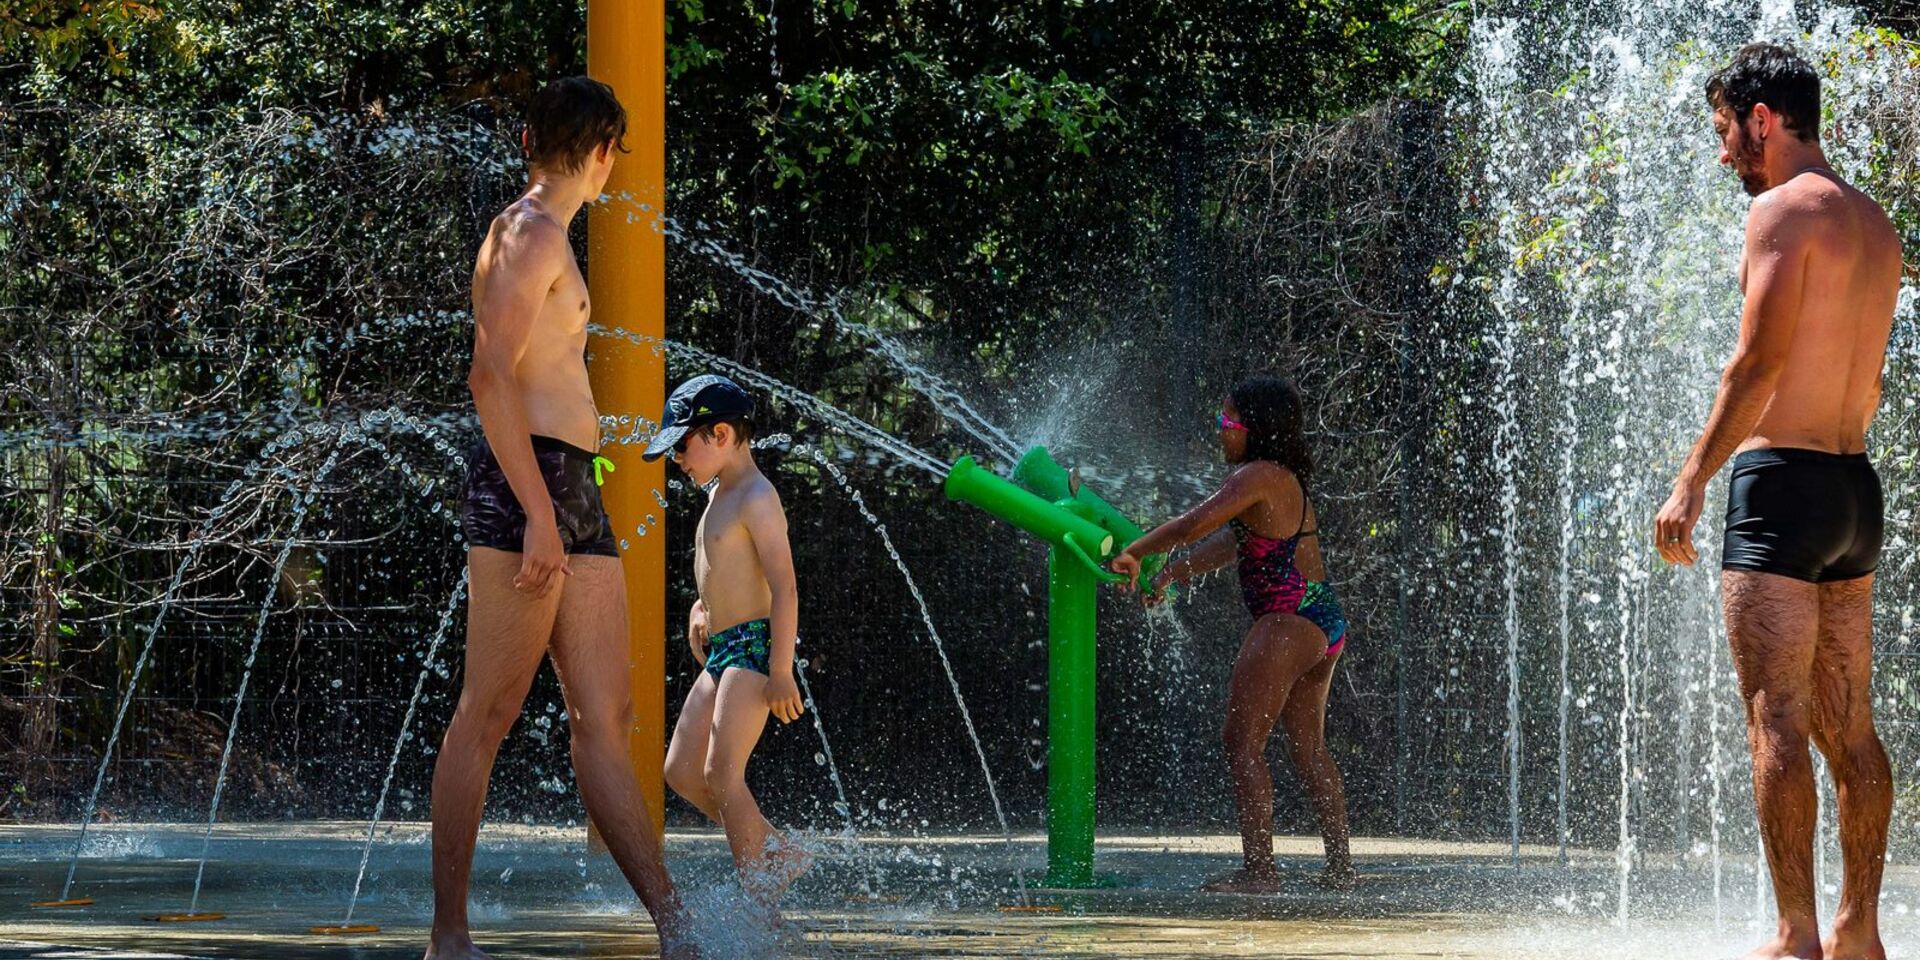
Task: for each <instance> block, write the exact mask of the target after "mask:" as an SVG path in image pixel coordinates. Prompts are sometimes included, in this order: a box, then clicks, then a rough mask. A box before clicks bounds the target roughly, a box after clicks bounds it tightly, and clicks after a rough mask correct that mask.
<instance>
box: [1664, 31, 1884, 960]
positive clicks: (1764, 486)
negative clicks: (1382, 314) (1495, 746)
mask: <svg viewBox="0 0 1920 960" xmlns="http://www.w3.org/2000/svg"><path fill="white" fill-rule="evenodd" d="M1707 101H1708V103H1709V104H1710V105H1711V106H1712V107H1713V126H1714V130H1715V131H1716V132H1717V133H1718V134H1719V135H1720V143H1721V152H1720V162H1721V163H1723V164H1726V165H1728V166H1731V167H1732V168H1733V170H1734V172H1735V173H1736V174H1738V175H1739V177H1740V182H1741V183H1742V184H1743V185H1744V186H1745V187H1746V190H1747V193H1749V194H1751V195H1753V196H1754V197H1756V198H1757V199H1756V200H1755V201H1754V204H1753V208H1752V211H1751V212H1750V213H1749V214H1748V216H1747V237H1746V250H1745V253H1744V254H1743V255H1742V258H1741V263H1740V283H1741V289H1742V291H1743V292H1744V294H1745V297H1746V305H1745V308H1744V309H1743V310H1742V313H1741V319H1740V340H1739V346H1738V347H1737V348H1736V349H1735V350H1734V354H1733V359H1732V360H1731V361H1729V362H1728V364H1727V367H1726V371H1725V373H1724V374H1723V375H1722V376H1721V379H1720V392H1719V396H1718V397H1717V398H1716V399H1715V401H1714V405H1713V413H1712V415H1711V416H1710V417H1709V418H1708V420H1707V427H1706V431H1705V433H1704V434H1702V435H1701V437H1700V439H1699V442H1698V443H1696V444H1695V445H1694V447H1693V452H1692V454H1691V455H1690V456H1689V457H1688V458H1687V461H1686V465H1685V466H1684V467H1683V468H1682V469H1681V471H1680V477H1679V479H1678V480H1676V481H1675V482H1674V486H1673V495H1672V496H1671V497H1670V498H1668V500H1667V502H1666V505H1665V506H1663V507H1661V508H1660V513H1659V516H1658V517H1657V518H1656V520H1655V522H1654V527H1655V533H1654V536H1655V544H1656V546H1657V547H1658V549H1659V551H1660V555H1661V556H1662V557H1664V558H1666V559H1667V560H1668V561H1669V562H1672V563H1680V564H1691V563H1693V562H1694V561H1695V560H1696V559H1697V553H1696V551H1695V550H1694V546H1693V527H1694V523H1695V522H1696V521H1697V520H1698V519H1699V517H1700V511H1701V507H1702V505H1703V504H1702V500H1703V497H1704V491H1705V489H1706V485H1707V480H1708V478H1710V477H1711V476H1713V474H1714V472H1715V471H1717V470H1719V469H1720V466H1721V464H1723V463H1724V462H1726V460H1727V458H1728V457H1729V456H1731V455H1733V454H1735V453H1738V454H1739V456H1737V457H1735V458H1734V461H1733V474H1732V477H1731V480H1730V482H1729V485H1728V497H1727V501H1728V502H1727V528H1726V539H1725V543H1724V547H1723V548H1722V553H1721V569H1722V571H1723V573H1722V575H1721V580H1720V583H1721V600H1722V602H1723V603H1724V605H1725V609H1726V619H1727V634H1728V639H1729V641H1730V642H1731V645H1732V647H1733V661H1734V666H1735V668H1736V669H1737V671H1738V672H1739V676H1740V693H1741V696H1742V698H1744V699H1745V701H1746V705H1747V737H1748V742H1749V745H1750V746H1751V747H1752V750H1753V792H1754V799H1755V801H1756V805H1757V806H1758V807H1759V813H1760V832H1761V837H1762V839H1763V841H1764V843H1765V846H1766V851H1767V864H1768V866H1769V868H1770V869H1771V870H1772V873H1773V889H1774V900H1775V906H1776V907H1777V909H1778V910H1779V914H1780V924H1779V933H1778V935H1777V936H1775V937H1774V939H1773V940H1772V941H1770V942H1768V943H1767V944H1766V945H1765V946H1762V947H1760V948H1759V949H1757V950H1755V951H1754V952H1753V953H1751V954H1749V958H1750V960H1775V958H1781V957H1801V958H1824V960H1861V958H1865V960H1884V958H1885V956H1886V950H1885V948H1884V947H1883V946H1882V945H1881V943H1880V929H1879V919H1878V906H1879V899H1880V874H1881V869H1882V867H1883V866H1884V863H1885V856H1886V847H1887V820H1888V818H1889V816H1890V815H1891V812H1892V808H1893V777H1892V772H1891V770H1890V769H1889V768H1888V765H1887V755H1886V751H1885V750H1883V749H1882V748H1881V746H1880V738H1879V736H1878V735H1877V734H1875V732H1874V727H1873V710H1872V698H1871V691H1870V689H1869V687H1870V681H1871V674H1872V668H1873V571H1874V567H1875V564H1876V563H1877V562H1878V560H1879V556H1880V539H1881V530H1880V524H1881V495H1880V479H1879V477H1878V476H1877V475H1876V474H1875V473H1874V469H1873V465H1872V464H1871V463H1869V462H1868V461H1867V455H1866V448H1867V443H1866V433H1867V425H1868V424H1869V423H1870V422H1871V421H1872V420H1873V414H1874V411H1875V409H1876V408H1877V407H1878V406H1879V403H1880V372H1881V367H1882V366H1883V364H1884V363H1885V360H1886V350H1887V339H1888V336H1889V334H1890V332H1891V330H1892V327H1893V312H1894V306H1895V301H1896V299H1897V297H1898V295H1899V288H1900V273H1901V269H1902V264H1901V253H1900V242H1899V237H1898V235H1897V234H1896V233H1895V232H1894V229H1893V226H1892V224H1891V223H1890V222H1889V220H1888V219H1887V215H1886V214H1885V212H1883V211H1882V210H1881V209H1880V207H1879V205H1877V204H1875V203H1874V202H1873V201H1872V200H1870V199H1868V198H1867V197H1866V196H1865V195H1864V194H1862V193H1860V191H1858V190H1855V189H1854V188H1853V187H1852V186H1850V185H1848V184H1847V183H1846V181H1844V180H1842V179H1840V177H1839V175H1838V174H1836V173H1834V172H1833V169H1832V168H1831V167H1829V166H1828V165H1827V161H1826V157H1825V155H1824V154H1823V153H1822V152H1821V149H1820V141H1819V122H1820V81H1819V77H1818V75H1817V74H1815V73H1814V70H1813V68H1812V67H1811V66H1809V65H1808V64H1807V63H1806V61H1804V60H1801V59H1800V58H1799V57H1798V56H1796V55H1794V54H1793V53H1792V52H1791V51H1789V50H1787V49H1785V48H1782V47H1778V46H1773V45H1771V44H1753V45H1750V46H1747V47H1744V48H1742V49H1741V50H1740V52H1739V53H1737V54H1735V56H1734V58H1733V62H1732V63H1730V64H1728V65H1727V66H1726V67H1724V68H1723V69H1721V70H1720V71H1719V72H1718V73H1716V74H1714V76H1713V78H1712V79H1711V80H1710V81H1709V82H1708V84H1707ZM1809 737H1811V738H1812V740H1813V743H1814V744H1815V745H1816V746H1818V747H1819V748H1820V752H1821V753H1822V754H1824V755H1825V756H1826V758H1827V766H1828V769H1830V770H1831V771H1832V772H1833V780H1834V784H1835V786H1836V787H1837V788H1838V792H1839V808H1840V847H1841V853H1842V855H1843V857H1844V858H1845V863H1846V878H1845V882H1844V885H1843V886H1842V888H1841V891H1840V908H1839V912H1838V913H1837V914H1836V915H1835V916H1834V921H1833V931H1832V933H1831V935H1830V936H1828V937H1827V939H1826V940H1825V942H1824V943H1823V942H1822V941H1821V938H1820V928H1819V918H1818V917H1817V916H1815V913H1814V910H1815V907H1814V893H1813V869H1812V865H1813V832H1814V826H1815V818H1814V811H1815V795H1814V785H1813V766H1812V760H1811V758H1810V757H1809V755H1808V753H1807V740H1808V738H1809Z"/></svg>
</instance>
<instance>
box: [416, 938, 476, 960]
mask: <svg viewBox="0 0 1920 960" xmlns="http://www.w3.org/2000/svg"><path fill="white" fill-rule="evenodd" d="M425 960H492V957H490V956H489V955H488V954H487V953H485V952H483V951H482V950H481V949H480V948H479V947H476V946H474V945H473V938H472V937H471V936H468V935H467V934H464V933H462V934H458V935H452V936H445V937H434V938H433V939H431V940H429V941H427V955H426V958H425Z"/></svg>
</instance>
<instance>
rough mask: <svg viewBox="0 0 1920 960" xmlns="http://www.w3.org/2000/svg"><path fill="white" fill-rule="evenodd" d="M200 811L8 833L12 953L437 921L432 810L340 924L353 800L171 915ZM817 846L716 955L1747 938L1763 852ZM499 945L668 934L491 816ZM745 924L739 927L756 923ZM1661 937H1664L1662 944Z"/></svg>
mask: <svg viewBox="0 0 1920 960" xmlns="http://www.w3.org/2000/svg"><path fill="white" fill-rule="evenodd" d="M202 829H204V827H203V826H197V825H193V824H107V825H103V826H101V827H100V828H98V829H97V833H96V836H97V839H90V840H89V849H88V850H87V851H86V856H85V857H84V858H83V859H82V861H81V864H80V874H79V881H78V883H77V885H76V890H77V891H78V892H80V893H84V894H86V895H89V896H92V897H94V898H95V900H96V902H95V903H94V904H93V905H92V906H88V907H82V908H74V909H69V910H34V909H32V908H30V907H29V906H28V904H29V903H30V902H31V901H33V900H36V899H42V898H43V897H44V894H43V891H45V890H46V889H47V888H48V887H50V886H51V887H54V888H57V887H58V885H59V883H60V880H61V877H62V876H63V875H64V869H65V860H66V856H65V855H66V853H67V852H68V851H69V850H70V844H71V840H72V837H71V834H72V829H71V828H70V827H25V826H12V827H7V828H4V829H3V830H0V849H4V850H5V851H6V854H7V859H8V861H9V862H10V863H12V864H15V865H17V866H16V869H11V870H8V871H6V874H5V876H4V877H0V958H12V957H21V958H29V957H30V958H48V960H51V958H54V957H62V958H67V957H101V958H106V957H112V958H132V957H193V958H200V957H206V958H243V957H244V958H252V957H261V956H274V957H284V958H290V960H302V958H341V957H351V958H357V960H389V958H391V960H399V958H403V957H404V958H407V960H413V958H417V957H418V956H419V955H420V952H421V950H422V948H423V946H424V944H425V942H426V940H425V938H426V930H427V925H428V922H429V919H430V911H431V892H430V889H429V884H428V880H427V873H426V870H427V856H428V834H427V826H426V824H424V823H401V824H396V825H394V826H393V828H392V829H391V830H383V831H382V834H381V836H380V840H379V844H378V845H377V846H376V848H375V851H374V854H373V864H372V872H371V873H370V877H369V882H368V886H367V889H366V892H364V893H363V894H362V901H361V904H360V906H359V909H358V911H357V912H356V914H355V921H356V923H365V924H370V925H377V926H378V927H379V928H380V929H379V930H378V931H377V932H374V933H368V934H361V935H350V936H338V935H336V936H322V935H318V934H314V933H310V932H309V930H310V928H312V927H313V926H316V925H327V924H335V923H338V921H339V918H340V914H341V912H342V910H343V909H344V907H345V898H346V896H347V892H348V888H349V886H350V885H351V883H352V872H353V869H354V867H355V865H356V864H357V862H358V856H359V840H360V839H362V838H363V837H364V829H365V828H364V826H363V825H358V826H357V825H355V824H351V823H340V822H301V823H275V824H265V825H259V824H256V825H246V824H238V825H226V826H222V827H220V828H219V829H218V830H217V831H216V832H215V835H214V838H213V841H212V861H211V862H210V863H209V864H208V871H207V885H206V889H205V891H204V892H203V894H202V909H206V910H218V911H221V912H223V913H225V914H226V918H225V919H224V920H220V921H214V922H207V923H197V924H173V925H162V924H155V923H151V922H147V921H145V920H143V919H142V918H143V917H145V916H152V915H156V914H159V913H164V912H175V911H178V910H180V909H182V908H183V907H184V903H185V898H186V897H187V896H188V895H189V892H190V890H191V887H192V883H193V867H194V859H195V855H196V853H197V847H198V842H199V831H200V830H202ZM813 842H814V843H816V844H818V845H819V846H820V848H821V857H820V862H819V865H818V866H817V867H816V868H815V870H814V872H813V873H812V874H810V875H808V876H807V877H805V878H803V879H802V880H801V882H800V884H799V885H798V886H797V887H795V889H794V891H793V892H792V893H791V894H790V896H789V901H788V907H787V917H788V924H789V927H790V932H789V934H788V936H787V939H786V940H785V941H784V942H781V943H778V944H773V943H763V944H760V945H758V946H752V945H749V944H745V943H741V942H738V941H726V940H724V939H722V940H720V941H719V942H710V947H709V951H710V953H712V954H713V955H716V956H741V957H746V956H787V957H1093V956H1101V957H1155V958H1170V957H1255V956H1259V957H1272V956H1285V957H1302V958H1321V957H1325V958H1334V957H1352V956H1368V957H1379V958H1384V960H1401V958H1405V960H1412V958H1430V957H1457V958H1488V960H1492V958H1496V957H1499V958H1506V957H1513V956H1529V957H1544V958H1559V957H1566V958H1573V957H1583V958H1592V957H1599V958H1606V957H1621V958H1625V957H1631V956H1650V955H1659V956H1663V957H1671V958H1677V960H1687V958H1700V960H1707V958H1719V957H1725V956H1737V955H1739V954H1741V953H1744V952H1745V950H1746V949H1748V948H1750V947H1752V946H1753V945H1754V944H1755V943H1757V942H1758V941H1759V936H1758V933H1757V931H1756V929H1755V928H1754V927H1753V926H1752V914H1753V908H1754V888H1753V882H1752V875H1753V871H1752V864H1751V862H1750V861H1746V860H1737V859H1728V860H1726V861H1725V862H1724V863H1723V865H1722V895H1721V898H1720V904H1719V906H1720V910H1719V912H1720V923H1719V930H1718V932H1716V930H1715V921H1714V914H1715V903H1714V899H1713V895H1712V879H1711V875H1710V873H1709V872H1708V871H1709V869H1710V867H1709V865H1708V864H1706V863H1705V862H1704V861H1703V860H1701V859H1692V860H1689V861H1686V862H1684V863H1683V862H1681V861H1680V860H1677V859H1671V858H1668V859H1661V858H1657V857H1649V858H1648V862H1647V864H1646V866H1645V868H1644V873H1643V874H1642V877H1643V881H1644V882H1643V883H1642V884H1641V885H1640V892H1639V893H1637V894H1636V898H1635V901H1634V904H1633V910H1632V919H1631V920H1630V921H1629V924H1628V926H1627V927H1625V928H1619V927H1616V926H1615V925H1614V921H1613V914H1614V911H1613V904H1612V903H1611V902H1610V901H1609V899H1608V895H1609V891H1610V890H1611V889H1612V888H1611V882H1612V876H1613V870H1614V863H1613V853H1612V851H1574V853H1573V855H1572V856H1571V858H1570V863H1569V865H1568V866H1566V867H1562V866H1560V864H1559V862H1558V855H1557V851H1555V850H1554V849H1552V848H1548V847H1524V848H1522V857H1521V861H1520V866H1519V868H1518V869H1517V870H1516V869H1515V868H1514V867H1513V866H1512V865H1511V861H1510V859H1509V849H1508V847H1507V845H1505V844H1500V843H1450V842H1441V841H1422V840H1392V839H1369V838H1357V839H1356V840H1355V842H1354V852H1355V855H1356V860H1357V863H1358V865H1359V867H1360V869H1361V872H1362V877H1361V882H1360V885H1359V887H1358V889H1356V890H1354V891H1352V892H1346V893H1342V892H1337V891H1333V890H1329V889H1326V888H1323V887H1321V886H1320V885H1319V884H1318V883H1316V882H1315V878H1316V875H1317V872H1318V870H1319V868H1320V856H1319V854H1320V851H1319V841H1318V840H1317V838H1312V837H1291V838H1280V839H1279V840H1278V841H1277V852H1278V853H1279V855H1280V859H1281V867H1282V870H1283V872H1284V873H1285V875H1286V877H1287V879H1288V881H1289V887H1288V889H1287V890H1286V891H1285V892H1283V893H1280V894H1276V895H1273V896H1239V895H1231V894H1207V893H1199V892H1196V891H1195V890H1194V888H1195V887H1197V886H1198V885H1199V884H1200V883H1201V882H1203V881H1205V880H1206V879H1209V878H1211V877H1213V876H1217V875H1219V874H1221V873H1224V872H1226V871H1227V870H1229V869H1231V868H1232V867H1233V866H1234V865H1235V864H1236V863H1237V859H1238V858H1237V852H1238V851H1237V843H1238V841H1237V839H1236V838H1234V837H1230V836H1150V835H1135V836H1125V835H1121V836H1109V837H1103V838H1102V839H1101V840H1100V842H1099V847H1098V857H1099V868H1100V871H1101V873H1102V875H1103V876H1104V877H1105V878H1107V879H1108V880H1109V881H1110V883H1109V885H1108V886H1106V887H1104V888H1102V889H1097V890H1073V891H1065V890H1061V891H1053V890H1045V889H1033V890H1031V891H1029V901H1030V906H1031V907H1033V908H1036V909H1029V910H1017V911H1010V910H1006V909H1003V908H1005V907H1008V906H1013V905H1018V904H1019V903H1020V898H1019V894H1018V892H1017V891H1016V890H1015V889H1014V884H1013V880H1012V877H1013V871H1012V866H1013V864H1014V863H1015V859H1014V858H1017V860H1018V862H1019V864H1020V865H1021V866H1022V867H1023V868H1024V869H1025V870H1026V872H1027V875H1028V876H1037V875H1038V874H1039V873H1040V872H1041V869H1040V868H1041V866H1042V865H1043V864H1044V863H1045V858H1046V853H1045V838H1044V836H1043V835H1041V834H1037V833H1035V834H1022V835H1019V836H1016V838H1015V842H1014V844H1013V845H1012V847H1011V848H1009V847H1008V845H1007V843H1006V841H1005V840H1003V839H1002V838H1000V837H998V836H986V835H969V834H938V835H930V836H920V837H898V836H894V837H863V838H862V839H861V840H860V841H859V842H858V843H855V844H847V843H844V842H843V841H841V840H840V839H839V838H837V837H828V838H815V840H814V841H813ZM667 851H668V862H669V864H670V866H671V867H672V869H673V871H674V876H675V878H676V880H678V881H679V883H680V884H681V888H682V890H683V895H684V896H685V898H686V900H687V902H688V904H689V905H690V907H692V908H693V909H694V910H695V911H697V912H698V913H699V915H700V923H701V926H702V928H703V931H704V932H705V933H707V934H708V935H709V936H712V937H721V938H724V937H726V936H728V935H730V934H729V931H726V930H711V929H708V928H711V927H714V926H715V925H716V924H721V925H725V924H737V922H738V921H737V919H735V918H737V915H738V910H737V905H735V904H732V903H731V902H730V901H729V895H728V893H727V888H728V876H729V872H730V866H729V861H728V859H727V853H726V845H725V841H724V839H723V838H722V837H721V836H720V835H719V834H718V833H715V832H709V831H681V830H675V831H671V832H669V834H668V839H667ZM473 877H474V881H473V896H472V916H473V922H474V928H475V931H476V934H477V935H478V938H479V941H480V943H481V945H482V946H483V947H485V948H487V949H489V950H490V951H491V952H492V953H493V954H494V956H496V957H498V958H501V960H510V958H522V960H544V958H560V957H616V956H618V957H630V956H653V955H657V947H656V944H655V943H654V941H653V938H652V935H651V930H650V926H649V925H648V924H647V923H646V916H645V914H644V913H643V912H641V911H640V910H639V908H638V905H637V903H636V901H635V900H634V898H633V896H632V894H631V893H630V892H629V891H628V889H627V887H626V885H625V883H624V882H623V881H622V880H621V878H620V876H619V874H618V872H617V871H616V870H615V869H614V866H613V864H612V862H611V861H610V860H608V859H606V858H605V857H603V856H596V855H592V854H589V853H587V852H586V842H585V831H584V830H583V829H562V828H553V827H527V826H515V825H489V826H488V827H486V828H485V829H484V830H483V832H482V834H481V841H480V849H479V852H478V854H477V856H476V859H475V864H474V873H473ZM1917 907H1920V867H1915V866H1911V865H1896V866H1894V867H1893V868H1891V869H1890V870H1889V871H1888V882H1887V887H1886V897H1885V901H1884V902H1883V908H1882V909H1883V916H1884V920H1883V923H1884V924H1885V931H1884V933H1885V938H1886V942H1887V947H1888V950H1889V955H1890V956H1891V957H1895V958H1903V957H1904V958H1912V957H1920V916H1917V915H1916V913H1915V910H1916V908H1917ZM737 933H738V931H732V935H737ZM1649 951H1652V952H1649Z"/></svg>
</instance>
